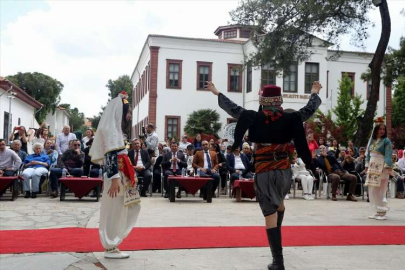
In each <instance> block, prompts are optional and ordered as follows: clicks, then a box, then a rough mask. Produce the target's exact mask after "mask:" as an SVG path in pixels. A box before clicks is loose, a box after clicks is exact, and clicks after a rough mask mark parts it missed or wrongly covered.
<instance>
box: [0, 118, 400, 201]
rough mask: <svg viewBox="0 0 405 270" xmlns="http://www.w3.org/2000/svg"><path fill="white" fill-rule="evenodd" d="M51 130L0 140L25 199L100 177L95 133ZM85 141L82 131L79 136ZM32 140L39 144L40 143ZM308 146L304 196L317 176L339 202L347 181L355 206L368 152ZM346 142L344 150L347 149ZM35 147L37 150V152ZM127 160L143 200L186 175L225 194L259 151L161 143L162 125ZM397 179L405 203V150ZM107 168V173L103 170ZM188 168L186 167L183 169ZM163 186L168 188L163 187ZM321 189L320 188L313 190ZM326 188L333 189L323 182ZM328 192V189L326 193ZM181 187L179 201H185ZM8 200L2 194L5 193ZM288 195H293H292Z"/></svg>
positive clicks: (5, 169) (296, 171)
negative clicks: (63, 180)
mask: <svg viewBox="0 0 405 270" xmlns="http://www.w3.org/2000/svg"><path fill="white" fill-rule="evenodd" d="M48 128H49V127H48V125H46V124H43V125H41V127H40V128H39V129H38V130H36V131H35V132H28V133H27V131H26V129H25V128H24V127H15V128H14V129H13V132H12V134H10V137H9V140H10V141H11V145H10V149H7V148H6V142H5V141H4V140H0V157H1V159H0V176H11V175H15V174H16V172H17V171H18V170H20V171H21V174H22V176H23V177H24V180H30V181H24V184H23V190H24V192H25V197H26V198H28V197H32V198H35V197H36V195H37V194H38V192H41V185H42V183H43V181H44V176H45V175H47V174H49V181H50V188H51V192H50V194H51V196H52V197H53V198H56V197H57V196H58V192H59V181H58V180H59V178H60V177H62V175H63V174H64V173H66V174H67V175H71V176H76V177H81V176H88V177H99V176H100V175H99V173H100V168H101V167H100V165H97V164H93V163H92V162H91V157H90V156H89V151H90V148H91V146H92V142H93V137H94V131H93V130H91V129H88V130H86V132H85V134H86V136H85V137H84V138H83V139H82V140H81V141H80V140H78V139H77V138H78V136H76V134H74V133H72V132H71V131H70V127H69V126H64V127H63V130H62V132H61V133H60V134H58V135H57V136H56V140H55V141H54V140H52V139H50V138H49V131H48ZM79 137H80V138H81V134H80V136H79ZM31 141H34V142H33V143H32V142H31ZM307 141H308V148H309V149H310V151H311V153H312V156H313V166H312V170H309V169H308V168H309V167H308V166H306V165H305V164H304V163H303V161H302V159H301V158H300V157H298V156H296V155H295V156H294V157H293V158H292V160H291V161H292V162H291V164H292V171H293V179H292V180H293V181H294V180H295V179H299V180H300V182H299V187H300V189H302V190H303V198H304V199H306V200H313V199H314V195H313V191H314V188H318V187H319V184H320V183H319V182H320V181H317V183H316V184H314V180H315V179H320V178H321V176H322V175H324V176H327V178H328V179H329V182H330V183H331V195H332V200H333V201H336V200H337V193H338V188H339V186H340V184H341V183H342V180H343V182H344V183H345V185H344V187H345V188H344V190H340V192H341V193H343V194H344V195H347V197H346V199H347V200H349V201H356V198H355V197H356V196H358V195H361V185H360V183H364V181H365V155H366V149H365V147H356V146H355V145H354V144H353V142H352V141H348V142H346V143H339V142H338V141H337V140H335V139H329V140H326V139H325V138H319V139H318V140H315V138H314V135H313V133H311V132H310V133H309V134H308V136H307ZM343 145H345V146H343ZM30 148H31V150H30ZM128 148H129V149H130V150H129V151H128V156H129V158H130V160H131V162H132V164H133V167H134V171H135V173H136V175H137V177H138V179H139V180H140V181H139V184H140V185H139V188H140V190H139V191H140V195H141V196H142V197H146V196H147V193H148V192H149V186H150V185H151V191H152V192H153V193H155V192H158V193H161V192H162V186H163V189H164V190H163V192H164V194H165V197H168V191H169V187H168V184H167V177H168V176H170V175H181V174H182V173H183V171H185V172H186V174H187V175H190V176H196V175H197V174H198V175H199V176H200V177H211V178H213V185H212V191H213V194H214V195H213V196H214V197H215V193H216V191H217V189H219V192H220V193H222V194H225V193H226V190H227V180H228V179H229V180H230V183H229V184H230V185H233V182H234V181H235V180H237V179H240V178H245V179H251V178H253V177H254V165H253V146H252V143H251V142H250V141H249V137H248V136H247V135H246V136H245V137H244V139H243V141H242V142H241V144H240V148H237V149H236V150H234V151H232V149H231V146H230V145H228V144H227V143H226V140H222V139H213V138H211V139H209V140H206V139H203V138H202V136H201V134H197V135H195V136H194V138H189V136H187V135H186V134H184V135H183V136H182V137H181V139H180V140H179V141H177V140H175V139H167V140H166V142H164V143H159V139H158V136H157V134H156V132H155V126H154V125H153V124H148V126H147V128H146V130H145V134H143V135H141V136H139V138H137V139H134V140H132V141H131V142H130V143H129V146H128ZM393 161H394V164H395V165H394V172H395V175H392V176H390V178H391V181H392V183H395V185H394V187H395V189H396V193H395V196H396V197H397V198H401V199H402V198H404V173H405V156H404V151H403V150H402V149H401V150H394V155H393ZM101 169H102V168H101ZM183 169H184V170H183ZM162 181H163V185H162ZM314 186H315V187H314ZM323 186H324V188H325V187H326V186H327V185H323ZM323 192H324V194H325V193H326V190H323ZM181 193H182V190H181V189H179V190H178V192H177V195H176V196H177V197H181ZM0 195H1V194H0ZM287 198H288V197H287Z"/></svg>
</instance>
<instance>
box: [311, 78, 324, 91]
mask: <svg viewBox="0 0 405 270" xmlns="http://www.w3.org/2000/svg"><path fill="white" fill-rule="evenodd" d="M321 88H322V85H321V83H320V82H319V81H314V83H313V84H312V90H311V93H315V94H319V91H321Z"/></svg>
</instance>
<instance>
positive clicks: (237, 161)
mask: <svg viewBox="0 0 405 270" xmlns="http://www.w3.org/2000/svg"><path fill="white" fill-rule="evenodd" d="M234 156H235V170H244V169H246V168H245V165H243V162H242V158H241V157H240V155H239V156H237V155H234Z"/></svg>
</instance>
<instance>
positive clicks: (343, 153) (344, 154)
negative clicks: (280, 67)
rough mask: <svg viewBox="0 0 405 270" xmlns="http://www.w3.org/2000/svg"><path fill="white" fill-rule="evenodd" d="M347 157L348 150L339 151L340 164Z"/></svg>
mask: <svg viewBox="0 0 405 270" xmlns="http://www.w3.org/2000/svg"><path fill="white" fill-rule="evenodd" d="M345 157H346V151H345V150H341V151H340V152H339V156H338V158H337V161H338V162H339V163H340V164H342V162H343V161H344V160H345Z"/></svg>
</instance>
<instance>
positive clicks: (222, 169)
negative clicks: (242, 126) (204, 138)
mask: <svg viewBox="0 0 405 270" xmlns="http://www.w3.org/2000/svg"><path fill="white" fill-rule="evenodd" d="M248 147H249V146H248ZM249 148H250V147H249ZM210 150H211V151H215V152H216V153H217V158H218V166H219V167H218V171H219V176H220V178H221V189H222V192H221V193H222V194H225V189H226V177H227V176H228V169H227V166H226V158H225V156H224V154H222V153H221V149H220V147H219V145H218V144H215V143H214V144H211V149H210Z"/></svg>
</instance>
